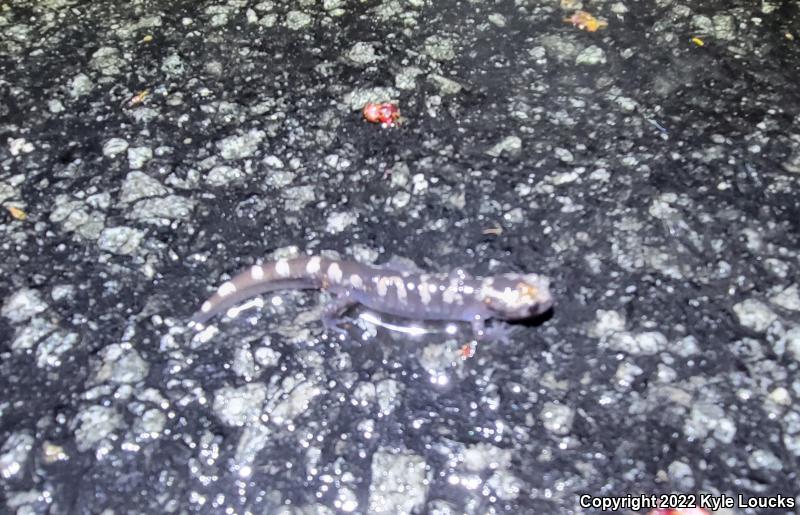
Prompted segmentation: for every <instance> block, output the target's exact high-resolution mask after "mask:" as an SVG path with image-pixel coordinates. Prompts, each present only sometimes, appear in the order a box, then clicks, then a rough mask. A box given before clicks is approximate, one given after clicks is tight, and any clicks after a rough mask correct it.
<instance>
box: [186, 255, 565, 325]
mask: <svg viewBox="0 0 800 515" xmlns="http://www.w3.org/2000/svg"><path fill="white" fill-rule="evenodd" d="M549 285H550V281H549V279H548V278H546V277H544V276H542V275H538V274H516V273H508V274H501V275H495V276H492V277H485V278H474V277H471V276H470V275H468V274H466V273H465V272H464V271H462V270H456V271H454V272H451V273H449V274H426V273H418V272H416V271H411V270H392V269H390V268H389V267H387V268H380V267H373V266H369V265H364V264H360V263H355V262H351V261H340V260H335V259H328V258H326V257H321V256H309V257H298V258H292V259H278V260H277V261H271V262H268V263H263V264H256V265H253V266H252V267H250V268H249V269H247V270H245V271H244V272H242V273H240V274H238V275H237V276H235V277H234V278H232V279H231V280H229V281H227V282H225V283H223V284H222V286H220V287H219V288H218V289H217V291H216V293H214V294H213V295H212V296H211V297H210V298H209V299H208V300H206V301H205V302H204V303H203V305H202V306H201V307H200V309H199V310H198V311H197V312H196V313H195V314H194V316H193V317H192V319H191V321H190V324H189V325H190V326H192V327H195V328H197V329H202V328H203V327H204V325H205V324H206V323H207V322H208V321H209V320H210V319H211V318H213V317H214V316H216V315H218V314H220V313H223V312H224V311H226V310H228V309H229V308H231V307H233V306H235V305H237V304H239V303H241V302H243V301H244V300H247V299H249V298H251V297H253V296H256V295H259V294H262V293H266V292H269V291H274V290H286V289H319V290H327V291H329V292H331V293H332V294H333V295H334V296H335V298H334V300H333V301H332V302H331V303H330V304H329V305H328V306H327V307H326V309H325V311H324V314H323V322H324V324H325V326H326V327H329V328H331V327H333V328H335V327H336V322H337V320H338V318H337V317H339V316H340V315H341V314H342V313H344V312H345V311H346V310H347V309H349V308H351V307H353V306H355V305H357V304H361V305H363V306H366V307H367V308H369V309H372V310H375V311H378V312H381V313H385V314H390V315H396V316H400V317H405V318H411V319H421V320H452V321H466V322H470V323H471V325H472V330H473V334H474V336H475V337H476V339H483V338H484V337H485V336H486V326H485V324H486V321H487V320H488V319H499V320H508V321H510V320H522V319H527V318H530V317H534V316H537V315H541V314H542V313H545V312H546V311H548V310H549V309H550V308H551V307H552V305H553V297H552V296H551V294H550V289H549Z"/></svg>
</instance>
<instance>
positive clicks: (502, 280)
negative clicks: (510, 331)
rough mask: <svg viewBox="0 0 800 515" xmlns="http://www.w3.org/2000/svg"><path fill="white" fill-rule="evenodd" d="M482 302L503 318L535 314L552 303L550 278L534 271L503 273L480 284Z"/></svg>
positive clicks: (520, 317) (509, 318) (539, 313)
mask: <svg viewBox="0 0 800 515" xmlns="http://www.w3.org/2000/svg"><path fill="white" fill-rule="evenodd" d="M481 297H482V300H483V303H484V304H485V305H486V307H487V308H488V309H489V311H490V312H491V313H492V315H493V316H495V317H497V318H502V319H504V320H522V319H525V318H530V317H535V316H537V315H541V314H542V313H544V312H546V311H547V310H548V309H550V308H551V307H552V306H553V297H552V295H550V280H549V279H548V278H547V277H544V276H541V275H537V274H525V275H522V274H503V275H498V276H495V277H489V278H487V279H484V280H483V282H482V283H481Z"/></svg>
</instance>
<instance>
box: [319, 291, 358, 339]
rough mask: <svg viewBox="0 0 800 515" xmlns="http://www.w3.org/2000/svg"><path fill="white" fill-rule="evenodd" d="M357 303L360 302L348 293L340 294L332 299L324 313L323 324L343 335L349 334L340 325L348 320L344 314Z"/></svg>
mask: <svg viewBox="0 0 800 515" xmlns="http://www.w3.org/2000/svg"><path fill="white" fill-rule="evenodd" d="M356 304H358V302H357V301H355V300H354V299H353V298H351V297H349V296H347V295H340V296H338V297H336V298H334V299H333V300H332V301H330V302H329V303H328V305H327V306H325V311H324V312H323V313H322V325H323V326H324V327H325V330H327V331H333V332H335V333H337V334H338V335H340V336H342V337H344V336H347V335H348V333H347V331H346V330H345V329H343V328H342V327H341V326H340V324H341V323H342V322H344V321H345V320H346V318H344V317H343V316H342V315H343V314H344V312H345V311H347V310H348V309H350V308H352V307H353V306H355V305H356Z"/></svg>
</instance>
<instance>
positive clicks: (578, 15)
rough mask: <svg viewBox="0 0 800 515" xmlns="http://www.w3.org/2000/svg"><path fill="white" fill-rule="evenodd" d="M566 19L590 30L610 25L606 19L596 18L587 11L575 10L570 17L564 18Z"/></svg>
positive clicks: (594, 30)
mask: <svg viewBox="0 0 800 515" xmlns="http://www.w3.org/2000/svg"><path fill="white" fill-rule="evenodd" d="M564 21H565V22H567V23H571V24H573V25H574V26H575V27H578V28H579V29H581V30H585V31H588V32H596V31H598V30H600V29H604V28H606V27H608V22H607V21H606V20H603V19H600V18H595V17H594V16H592V15H591V14H589V13H587V12H586V11H575V12H574V13H573V14H572V16H570V17H569V18H564Z"/></svg>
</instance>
